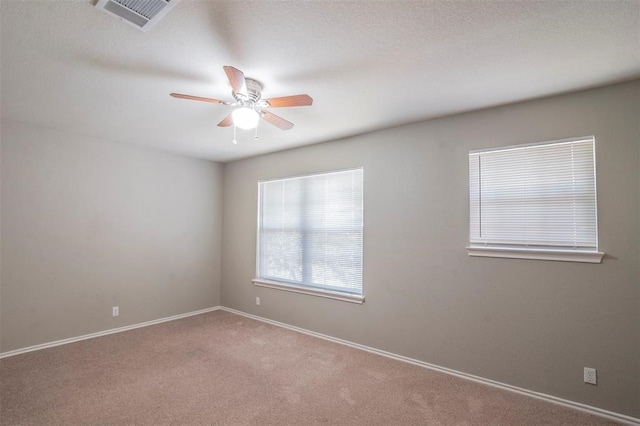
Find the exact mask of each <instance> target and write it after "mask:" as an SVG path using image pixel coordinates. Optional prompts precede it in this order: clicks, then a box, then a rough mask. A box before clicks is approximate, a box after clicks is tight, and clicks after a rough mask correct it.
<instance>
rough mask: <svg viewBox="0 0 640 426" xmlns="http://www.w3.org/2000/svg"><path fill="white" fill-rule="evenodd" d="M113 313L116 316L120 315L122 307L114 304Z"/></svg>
mask: <svg viewBox="0 0 640 426" xmlns="http://www.w3.org/2000/svg"><path fill="white" fill-rule="evenodd" d="M111 315H112V316H114V317H117V316H118V315H120V307H119V306H114V307H113V308H111Z"/></svg>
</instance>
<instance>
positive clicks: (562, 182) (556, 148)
mask: <svg viewBox="0 0 640 426" xmlns="http://www.w3.org/2000/svg"><path fill="white" fill-rule="evenodd" d="M469 196H470V198H469V206H470V236H469V239H470V245H471V247H474V246H496V247H500V246H502V247H519V248H532V249H536V248H538V249H540V248H548V249H559V250H583V251H593V252H596V251H597V249H598V238H597V235H598V232H597V209H596V181H595V154H594V139H593V137H589V138H582V139H575V140H567V141H559V142H549V143H544V144H536V145H528V146H519V147H509V148H504V149H496V150H490V151H476V152H470V153H469Z"/></svg>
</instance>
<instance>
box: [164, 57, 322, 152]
mask: <svg viewBox="0 0 640 426" xmlns="http://www.w3.org/2000/svg"><path fill="white" fill-rule="evenodd" d="M223 69H224V72H225V74H226V75H227V78H228V79H229V83H230V84H231V88H232V92H231V94H232V95H233V98H234V99H235V102H226V101H220V100H218V99H212V98H203V97H200V96H193V95H184V94H182V93H171V94H170V95H171V96H173V97H174V98H180V99H188V100H192V101H200V102H209V103H214V104H223V105H231V106H235V107H238V108H236V109H235V110H234V111H232V112H231V114H229V115H227V116H226V117H225V118H224V119H223V120H222V121H220V122H219V123H218V126H219V127H229V126H234V137H233V142H234V143H236V138H235V128H236V127H239V128H241V129H247V130H248V129H254V128H256V136H255V137H256V138H257V126H258V122H259V121H260V119H261V118H262V119H263V120H265V121H266V122H268V123H270V124H272V125H274V126H276V127H278V128H279V129H281V130H289V129H291V128H292V127H293V123H291V122H290V121H287V120H285V119H284V118H282V117H279V116H277V115H275V114H273V113H272V112H270V111H265V110H264V109H265V108H285V107H297V106H310V105H312V104H313V99H312V98H311V96H309V95H307V94H303V95H293V96H283V97H278V98H271V99H262V84H260V82H258V81H257V80H254V79H252V78H245V76H244V73H243V72H242V71H240V70H239V69H237V68H234V67H231V66H224V67H223Z"/></svg>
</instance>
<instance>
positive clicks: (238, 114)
mask: <svg viewBox="0 0 640 426" xmlns="http://www.w3.org/2000/svg"><path fill="white" fill-rule="evenodd" d="M231 117H232V118H233V124H234V125H235V126H236V127H239V128H241V129H244V130H250V129H253V128H255V127H256V126H257V125H258V120H260V114H258V112H257V111H256V110H255V109H253V108H250V107H240V108H237V109H235V110H234V111H233V112H232V113H231Z"/></svg>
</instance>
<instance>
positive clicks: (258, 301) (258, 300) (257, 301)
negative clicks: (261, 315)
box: [256, 296, 260, 306]
mask: <svg viewBox="0 0 640 426" xmlns="http://www.w3.org/2000/svg"><path fill="white" fill-rule="evenodd" d="M256 305H258V306H260V298H259V297H257V296H256Z"/></svg>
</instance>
